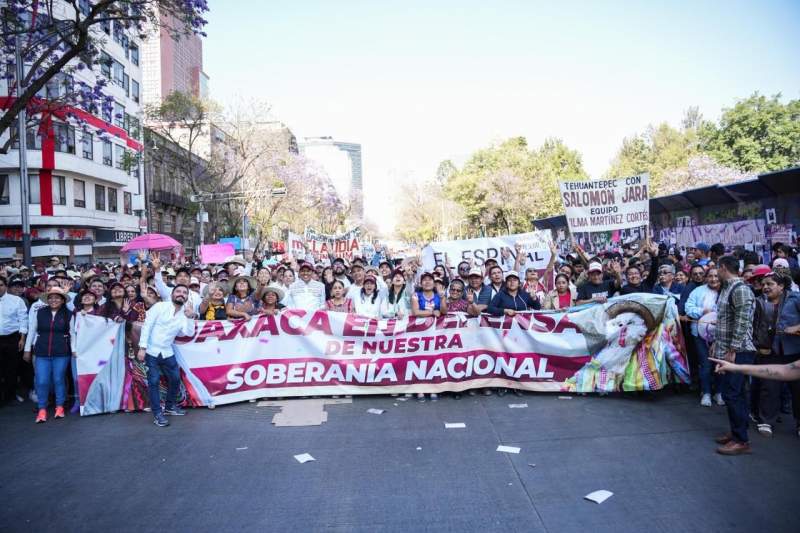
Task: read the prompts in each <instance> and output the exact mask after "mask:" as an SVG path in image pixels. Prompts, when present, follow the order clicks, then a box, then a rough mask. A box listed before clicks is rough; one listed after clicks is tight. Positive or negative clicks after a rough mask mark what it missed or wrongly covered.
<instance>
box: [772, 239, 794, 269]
mask: <svg viewBox="0 0 800 533" xmlns="http://www.w3.org/2000/svg"><path fill="white" fill-rule="evenodd" d="M793 253H794V252H793V251H792V249H791V247H789V246H787V245H785V244H781V245H780V246H775V257H777V258H779V259H785V260H786V262H787V263H788V264H787V268H790V269H797V268H800V266H798V263H797V258H796V257H793V256H792V254H793ZM773 266H774V265H773Z"/></svg>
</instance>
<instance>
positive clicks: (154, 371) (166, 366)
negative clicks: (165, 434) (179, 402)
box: [145, 354, 181, 416]
mask: <svg viewBox="0 0 800 533" xmlns="http://www.w3.org/2000/svg"><path fill="white" fill-rule="evenodd" d="M145 363H147V392H148V394H149V395H150V408H151V409H152V410H153V416H158V415H160V414H161V394H160V393H159V391H158V383H159V380H160V379H161V373H162V372H163V373H164V375H165V376H167V382H168V384H169V385H168V387H167V399H166V401H165V402H164V407H165V408H166V409H172V408H173V407H175V399H176V398H177V396H178V386H179V385H180V382H181V373H180V368H179V367H178V362H177V361H176V360H175V356H171V357H164V356H163V355H159V356H158V357H154V356H152V355H150V354H146V355H145Z"/></svg>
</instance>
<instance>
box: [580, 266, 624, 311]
mask: <svg viewBox="0 0 800 533" xmlns="http://www.w3.org/2000/svg"><path fill="white" fill-rule="evenodd" d="M611 268H612V272H613V274H614V278H613V279H603V265H602V264H600V263H599V262H597V261H594V262H592V263H589V270H588V281H587V282H586V283H584V284H583V285H581V286H580V287H579V288H578V301H577V304H578V305H582V304H587V303H595V302H596V303H606V302H607V301H608V299H609V298H611V297H612V296H614V294H616V292H617V291H618V290H619V287H620V284H621V275H620V273H621V271H622V267H621V266H620V264H619V262H617V261H612V262H611Z"/></svg>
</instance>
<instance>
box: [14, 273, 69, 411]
mask: <svg viewBox="0 0 800 533" xmlns="http://www.w3.org/2000/svg"><path fill="white" fill-rule="evenodd" d="M71 320H72V313H71V312H70V311H69V309H67V294H66V292H65V291H64V290H63V289H62V288H61V287H58V286H51V287H49V288H48V289H47V304H46V305H45V306H42V307H40V308H39V309H38V310H37V311H36V316H35V327H34V328H32V329H31V331H30V335H28V337H27V339H26V340H25V354H24V356H23V357H24V359H25V361H28V362H30V361H31V354H32V355H33V356H34V357H35V360H34V362H33V363H34V367H35V385H36V397H37V403H38V405H39V411H38V413H37V414H36V423H37V424H40V423H42V422H46V421H47V402H48V399H49V396H50V389H51V388H53V389H55V399H56V409H55V415H54V418H64V405H65V403H66V401H67V381H66V375H67V367H68V366H69V363H70V358H71V357H72V349H71V344H70V335H69V330H70V322H71Z"/></svg>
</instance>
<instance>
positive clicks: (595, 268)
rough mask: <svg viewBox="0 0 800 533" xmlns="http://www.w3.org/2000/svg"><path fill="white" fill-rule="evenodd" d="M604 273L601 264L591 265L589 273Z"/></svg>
mask: <svg viewBox="0 0 800 533" xmlns="http://www.w3.org/2000/svg"><path fill="white" fill-rule="evenodd" d="M602 271H603V265H601V264H600V263H597V262H594V263H589V270H588V272H602Z"/></svg>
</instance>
